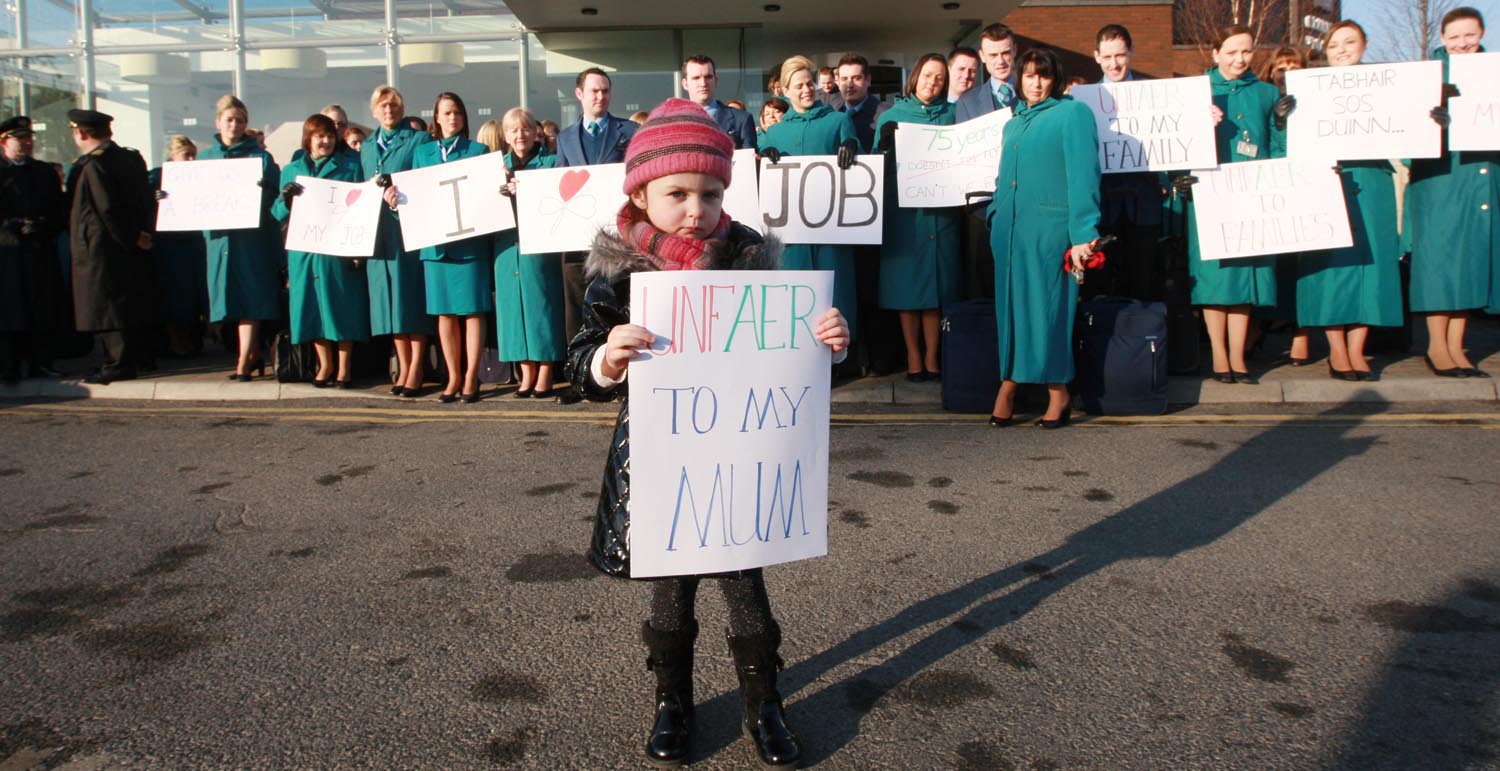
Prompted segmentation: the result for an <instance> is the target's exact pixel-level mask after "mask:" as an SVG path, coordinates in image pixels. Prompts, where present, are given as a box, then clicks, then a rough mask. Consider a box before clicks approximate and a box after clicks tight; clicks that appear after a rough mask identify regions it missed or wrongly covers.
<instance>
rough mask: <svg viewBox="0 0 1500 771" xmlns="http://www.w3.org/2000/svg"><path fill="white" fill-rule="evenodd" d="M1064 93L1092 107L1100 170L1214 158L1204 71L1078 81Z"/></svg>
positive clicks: (1187, 164) (1209, 162) (1155, 167)
mask: <svg viewBox="0 0 1500 771" xmlns="http://www.w3.org/2000/svg"><path fill="white" fill-rule="evenodd" d="M1069 93H1070V94H1071V95H1072V97H1073V98H1074V99H1076V100H1078V101H1080V102H1083V103H1084V104H1086V105H1088V107H1089V109H1090V110H1092V111H1093V112H1094V123H1095V125H1096V126H1097V127H1098V129H1099V168H1100V170H1101V171H1103V172H1104V173H1105V174H1126V173H1129V172H1134V171H1168V170H1174V169H1195V168H1207V167H1209V166H1213V165H1214V164H1216V163H1218V155H1217V154H1216V153H1217V150H1216V148H1215V146H1214V123H1213V113H1212V111H1210V110H1209V106H1210V105H1212V104H1213V101H1212V96H1211V94H1210V90H1209V84H1208V78H1207V77H1206V76H1199V77H1194V78H1171V79H1167V80H1128V81H1125V82H1123V83H1098V84H1091V85H1080V86H1074V87H1073V90H1072V91H1070V92H1069Z"/></svg>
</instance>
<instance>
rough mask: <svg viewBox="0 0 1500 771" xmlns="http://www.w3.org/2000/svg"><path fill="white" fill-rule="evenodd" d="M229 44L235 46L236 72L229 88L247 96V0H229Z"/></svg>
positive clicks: (241, 95)
mask: <svg viewBox="0 0 1500 771" xmlns="http://www.w3.org/2000/svg"><path fill="white" fill-rule="evenodd" d="M229 28H230V29H229V44H230V45H231V46H233V47H234V72H233V73H232V77H231V78H230V81H229V89H230V90H231V91H233V92H234V95H235V96H237V97H239V98H240V99H244V98H245V85H246V84H245V0H229Z"/></svg>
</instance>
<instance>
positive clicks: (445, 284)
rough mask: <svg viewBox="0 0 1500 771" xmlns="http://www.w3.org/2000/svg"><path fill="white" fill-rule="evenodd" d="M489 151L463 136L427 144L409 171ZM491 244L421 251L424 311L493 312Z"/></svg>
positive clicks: (482, 241)
mask: <svg viewBox="0 0 1500 771" xmlns="http://www.w3.org/2000/svg"><path fill="white" fill-rule="evenodd" d="M487 152H489V148H488V147H485V146H484V145H482V144H479V143H478V142H471V141H469V140H468V139H467V138H465V137H453V138H451V139H444V140H442V141H440V142H428V143H427V144H425V145H422V146H421V147H418V148H417V149H416V151H415V152H414V153H413V154H412V168H414V169H420V168H424V167H427V166H436V165H438V164H440V163H447V162H449V161H457V160H462V159H464V158H473V157H475V156H480V155H484V154H485V153H487ZM492 249H493V243H492V241H491V239H490V236H489V235H488V234H486V235H482V236H475V237H473V238H465V239H464V240H462V241H452V242H449V243H446V244H438V245H437V246H426V247H423V248H422V251H421V259H422V270H423V273H424V277H425V279H426V284H427V312H428V313H429V314H431V315H433V316H439V315H450V316H473V315H475V314H479V313H489V312H490V311H492V310H494V309H495V294H494V287H493V286H492V285H491V283H490V281H491V278H490V256H491V250H492Z"/></svg>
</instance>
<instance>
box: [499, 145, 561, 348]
mask: <svg viewBox="0 0 1500 771" xmlns="http://www.w3.org/2000/svg"><path fill="white" fill-rule="evenodd" d="M556 165H557V156H556V155H554V154H552V152H550V151H548V150H547V149H546V148H541V149H539V150H538V151H537V154H536V155H535V156H533V157H532V158H531V159H530V160H529V161H527V162H526V164H525V165H523V166H521V167H520V168H517V167H516V156H515V153H514V152H509V153H506V154H505V167H506V168H508V169H510V170H511V171H525V170H527V169H550V168H552V167H554V166H556ZM517 237H518V236H517V233H516V231H515V230H502V231H500V232H499V233H496V234H495V323H496V326H497V327H499V329H498V336H497V338H496V339H497V340H499V349H500V360H501V361H561V360H562V358H563V357H564V355H565V354H566V353H567V349H568V338H567V332H566V330H565V328H564V324H565V320H564V313H563V308H564V306H563V275H562V255H560V254H521V250H520V248H519V247H518V246H517V243H516V239H517Z"/></svg>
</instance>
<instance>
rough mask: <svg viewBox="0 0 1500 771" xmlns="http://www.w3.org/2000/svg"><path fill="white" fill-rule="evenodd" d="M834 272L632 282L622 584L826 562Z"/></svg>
mask: <svg viewBox="0 0 1500 771" xmlns="http://www.w3.org/2000/svg"><path fill="white" fill-rule="evenodd" d="M832 296H833V273H832V272H830V271H795V272H790V273H787V272H780V271H662V272H649V273H635V274H633V275H632V276H631V277H630V321H631V323H633V324H639V325H641V326H644V327H645V328H646V329H649V330H650V331H651V333H652V334H653V335H655V336H656V344H655V345H653V346H652V348H651V350H650V351H649V352H647V353H644V354H643V355H642V356H641V357H640V358H637V359H636V360H634V361H632V362H631V363H630V575H631V577H633V578H649V577H653V576H672V575H689V574H706V573H722V572H725V571H731V570H747V569H750V568H757V567H763V566H765V565H774V564H777V563H781V562H791V561H793V560H800V559H807V558H810V557H818V556H822V555H824V554H826V553H827V552H828V413H829V400H828V389H829V377H828V371H829V365H830V352H829V349H828V348H827V347H826V346H824V345H822V344H821V343H819V342H818V341H817V340H816V338H814V336H813V333H814V330H816V329H817V325H818V319H819V318H821V317H822V316H823V314H824V313H825V312H826V311H827V310H828V308H829V307H830V303H831V298H832Z"/></svg>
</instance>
